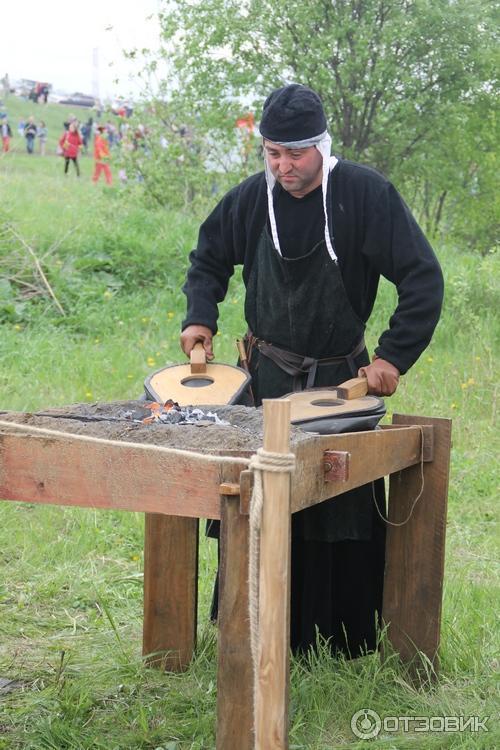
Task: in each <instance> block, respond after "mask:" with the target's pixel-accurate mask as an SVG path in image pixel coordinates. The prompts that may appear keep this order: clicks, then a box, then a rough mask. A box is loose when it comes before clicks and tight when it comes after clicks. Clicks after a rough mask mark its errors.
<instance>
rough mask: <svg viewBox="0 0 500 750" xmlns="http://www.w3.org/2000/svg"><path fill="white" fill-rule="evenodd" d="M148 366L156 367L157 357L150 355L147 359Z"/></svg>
mask: <svg viewBox="0 0 500 750" xmlns="http://www.w3.org/2000/svg"><path fill="white" fill-rule="evenodd" d="M146 362H147V364H148V367H154V366H155V364H156V359H155V358H154V357H148V358H147V360H146Z"/></svg>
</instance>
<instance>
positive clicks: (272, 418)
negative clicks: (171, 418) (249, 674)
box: [255, 399, 291, 750]
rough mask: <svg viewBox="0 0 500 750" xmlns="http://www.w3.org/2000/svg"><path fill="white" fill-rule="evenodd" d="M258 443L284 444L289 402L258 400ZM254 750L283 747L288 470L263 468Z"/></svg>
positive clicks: (282, 448) (281, 447) (277, 448)
mask: <svg viewBox="0 0 500 750" xmlns="http://www.w3.org/2000/svg"><path fill="white" fill-rule="evenodd" d="M264 449H265V450H267V451H273V452H276V453H288V452H289V450H290V402H289V401H288V400H286V399H285V400H276V401H271V400H265V401H264ZM263 488H264V507H263V514H262V525H261V534H260V578H259V658H258V665H257V670H258V674H257V689H256V696H255V701H256V705H255V750H286V748H288V688H289V677H290V675H289V666H290V665H289V650H290V547H291V544H290V529H291V516H290V475H289V474H287V473H275V472H263Z"/></svg>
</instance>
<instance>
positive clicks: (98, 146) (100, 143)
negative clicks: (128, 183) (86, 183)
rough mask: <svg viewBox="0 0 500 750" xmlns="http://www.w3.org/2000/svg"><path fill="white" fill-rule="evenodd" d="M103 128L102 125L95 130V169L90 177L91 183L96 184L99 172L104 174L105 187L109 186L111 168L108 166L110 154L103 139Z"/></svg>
mask: <svg viewBox="0 0 500 750" xmlns="http://www.w3.org/2000/svg"><path fill="white" fill-rule="evenodd" d="M104 131H105V128H104V126H103V125H99V126H98V128H97V135H96V137H95V139H94V159H95V168H94V175H93V177H92V180H93V182H97V180H98V179H99V177H100V175H101V172H104V179H105V180H106V184H107V185H111V182H112V179H111V168H110V166H109V160H110V154H109V145H108V142H107V140H106V138H105V137H104V135H103V133H104Z"/></svg>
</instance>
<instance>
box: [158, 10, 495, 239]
mask: <svg viewBox="0 0 500 750" xmlns="http://www.w3.org/2000/svg"><path fill="white" fill-rule="evenodd" d="M162 7H163V10H162V12H161V13H160V16H159V18H160V23H161V28H162V39H163V48H162V52H161V58H162V60H163V62H166V64H167V70H168V75H167V76H166V77H165V78H164V79H163V81H162V93H161V96H162V97H166V98H167V99H170V100H171V101H172V100H174V99H175V100H177V101H179V100H181V99H182V101H184V102H187V103H189V106H190V107H191V112H192V114H193V115H195V116H196V117H197V118H198V123H199V127H200V128H201V129H205V132H210V133H211V139H212V141H219V140H220V138H224V139H227V138H234V118H235V116H237V114H238V109H239V110H240V111H242V110H246V109H248V108H251V109H254V111H259V110H260V107H261V105H262V101H263V98H264V97H265V96H266V95H267V94H268V93H269V91H270V90H271V89H273V88H275V87H276V86H279V85H282V84H284V83H286V82H291V81H293V82H297V83H304V84H307V85H310V86H311V87H313V88H314V89H315V90H316V91H318V93H319V94H320V95H321V97H322V100H323V103H324V106H325V110H326V113H327V117H328V121H329V129H330V132H331V134H332V138H333V143H334V149H335V151H336V153H339V154H340V155H342V156H344V157H346V158H353V159H355V160H358V161H363V162H365V163H369V164H371V165H373V166H375V167H377V168H378V169H380V170H381V171H383V172H385V173H386V174H388V175H390V177H391V179H393V181H395V182H396V183H397V184H398V185H403V184H404V185H406V186H407V187H408V189H411V191H412V193H414V194H415V195H417V196H419V200H420V201H421V206H422V211H423V213H424V214H425V212H426V211H427V213H428V217H429V222H428V223H429V225H433V226H434V227H435V226H436V225H438V224H439V223H440V221H441V219H442V216H443V212H444V207H445V203H446V204H448V203H450V191H451V190H452V188H453V185H454V184H456V183H457V181H458V180H459V179H460V174H459V172H457V171H455V172H454V171H453V165H452V164H451V163H449V162H447V165H446V169H445V170H444V171H443V154H442V150H440V144H439V141H438V139H439V138H445V139H447V140H449V134H450V132H452V130H453V127H452V128H451V129H448V128H447V124H446V120H449V121H450V123H451V125H452V126H455V125H458V124H459V123H460V122H461V123H462V124H464V123H465V124H466V126H467V127H473V126H474V119H475V117H474V111H475V110H474V108H475V105H476V102H477V101H478V100H479V99H481V100H482V101H483V103H484V101H485V100H486V101H487V102H488V103H489V105H491V102H492V100H493V93H494V86H495V79H494V71H495V68H494V65H493V64H492V56H493V50H494V49H495V48H496V41H497V40H496V39H495V33H494V29H495V28H496V26H495V22H494V16H495V13H496V10H497V8H498V6H496V7H495V3H491V0H333V1H332V0H309V2H304V0H285V1H283V0H188V1H187V2H183V3H176V2H171V1H169V0H165V2H164V5H163V6H162ZM496 54H497V53H496ZM156 63H157V61H155V62H154V66H156ZM257 108H258V109H257ZM430 153H432V154H434V155H437V154H439V155H440V156H439V159H437V160H436V162H439V165H440V166H439V170H440V171H439V175H438V176H439V177H440V178H442V177H443V175H444V173H445V172H446V173H447V174H448V177H449V180H448V183H446V186H445V185H444V182H443V180H442V179H441V180H440V182H441V183H442V184H440V186H439V188H438V189H436V188H435V187H434V185H433V178H432V174H431V170H430V168H429V164H427V165H425V169H424V162H425V157H426V154H430ZM444 161H446V159H444ZM476 161H478V155H477V154H476ZM463 169H464V166H463V164H462V165H460V170H461V171H463ZM416 174H418V175H419V183H418V185H417V184H416V181H415V175H416ZM425 182H427V197H426V196H425V191H424V190H423V184H424V183H425ZM429 190H430V193H431V194H432V200H431V199H430V196H429ZM429 200H431V203H432V204H433V208H432V210H431V209H430V204H429ZM431 214H432V216H433V217H434V218H433V220H432V221H430V216H431Z"/></svg>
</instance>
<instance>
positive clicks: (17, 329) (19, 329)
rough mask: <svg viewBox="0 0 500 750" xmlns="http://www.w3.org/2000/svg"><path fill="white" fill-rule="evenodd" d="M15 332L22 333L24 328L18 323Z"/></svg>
mask: <svg viewBox="0 0 500 750" xmlns="http://www.w3.org/2000/svg"><path fill="white" fill-rule="evenodd" d="M14 330H15V331H22V330H23V327H22V326H20V325H19V323H16V325H15V326H14Z"/></svg>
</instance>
